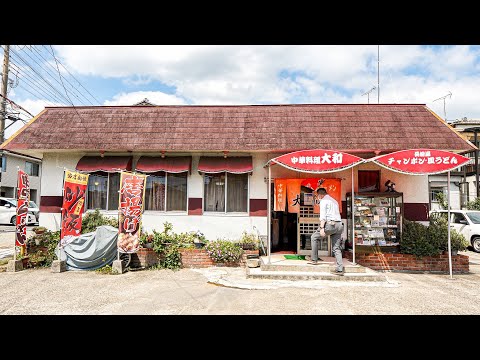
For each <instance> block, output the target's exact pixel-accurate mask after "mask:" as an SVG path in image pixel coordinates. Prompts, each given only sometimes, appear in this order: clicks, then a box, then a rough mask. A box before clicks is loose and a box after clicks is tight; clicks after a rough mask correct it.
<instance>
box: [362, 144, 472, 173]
mask: <svg viewBox="0 0 480 360" xmlns="http://www.w3.org/2000/svg"><path fill="white" fill-rule="evenodd" d="M371 161H373V162H375V163H377V164H378V165H381V166H383V167H385V168H387V169H390V170H393V171H397V172H400V173H403V174H410V175H428V174H439V173H443V172H446V171H450V170H453V169H455V168H458V167H459V166H462V165H465V164H466V163H468V162H469V161H470V159H469V158H467V157H465V156H462V155H458V154H455V153H452V152H449V151H444V150H433V149H410V150H402V151H397V152H394V153H391V154H386V155H382V156H379V157H376V158H373V159H372V160H371Z"/></svg>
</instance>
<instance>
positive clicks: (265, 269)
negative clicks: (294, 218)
mask: <svg viewBox="0 0 480 360" xmlns="http://www.w3.org/2000/svg"><path fill="white" fill-rule="evenodd" d="M320 259H321V260H320V261H319V263H318V264H317V265H311V264H308V263H307V261H306V260H290V259H285V258H284V257H283V255H271V257H270V258H269V257H268V256H262V257H261V258H260V267H258V268H248V267H247V268H246V275H247V278H258V279H277V280H337V281H386V277H385V275H384V274H383V273H378V272H376V271H374V270H372V269H369V268H366V267H364V266H361V265H358V264H352V263H351V262H350V261H348V260H347V259H343V267H344V275H343V276H341V275H337V274H335V273H333V271H335V259H334V258H333V257H325V256H322V257H320Z"/></svg>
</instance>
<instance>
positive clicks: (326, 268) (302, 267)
mask: <svg viewBox="0 0 480 360" xmlns="http://www.w3.org/2000/svg"><path fill="white" fill-rule="evenodd" d="M296 261H299V260H296ZM260 267H261V268H262V270H264V271H299V272H332V271H335V265H334V264H329V263H325V264H322V263H319V264H318V265H309V264H306V263H301V264H298V265H288V264H285V265H278V264H264V263H263V262H261V263H260ZM343 268H344V271H345V273H365V272H366V269H365V267H364V266H361V265H344V266H343Z"/></svg>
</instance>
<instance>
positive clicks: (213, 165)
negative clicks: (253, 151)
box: [198, 156, 253, 174]
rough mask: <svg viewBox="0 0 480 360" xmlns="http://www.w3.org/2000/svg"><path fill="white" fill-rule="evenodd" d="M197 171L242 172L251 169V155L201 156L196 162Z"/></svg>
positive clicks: (247, 171)
mask: <svg viewBox="0 0 480 360" xmlns="http://www.w3.org/2000/svg"><path fill="white" fill-rule="evenodd" d="M198 171H200V172H206V173H219V172H224V171H226V172H229V173H232V174H244V173H249V172H252V171H253V165H252V157H251V156H242V157H227V158H223V157H213V156H202V157H200V161H199V162H198Z"/></svg>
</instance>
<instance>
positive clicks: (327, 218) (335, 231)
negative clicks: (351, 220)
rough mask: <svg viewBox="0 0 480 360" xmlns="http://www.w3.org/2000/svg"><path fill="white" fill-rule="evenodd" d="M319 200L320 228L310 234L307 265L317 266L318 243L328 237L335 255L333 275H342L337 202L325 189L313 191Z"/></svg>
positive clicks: (340, 223) (340, 235) (341, 227)
mask: <svg viewBox="0 0 480 360" xmlns="http://www.w3.org/2000/svg"><path fill="white" fill-rule="evenodd" d="M315 192H316V193H317V197H318V198H319V199H320V227H319V228H318V229H317V230H316V231H315V232H314V233H313V234H312V237H311V240H312V260H311V261H309V262H308V263H309V264H312V265H317V264H318V242H319V240H320V239H321V238H325V237H326V236H328V235H330V239H331V241H332V250H333V254H334V255H335V263H336V264H335V265H336V266H335V273H336V274H338V275H343V260H342V233H343V222H342V219H341V217H340V210H339V207H338V202H337V200H335V199H334V198H332V197H331V196H330V195H328V194H327V190H326V189H325V188H317V190H315Z"/></svg>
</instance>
